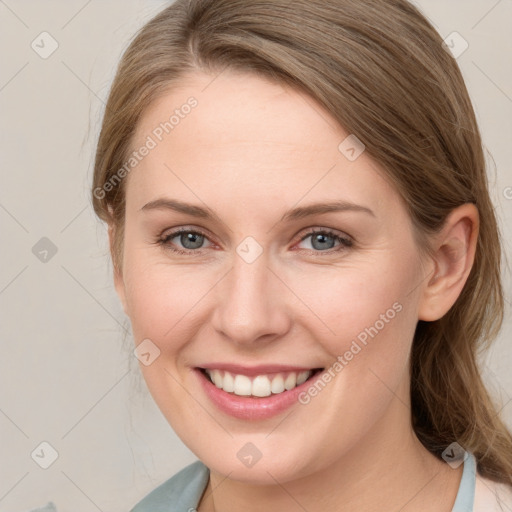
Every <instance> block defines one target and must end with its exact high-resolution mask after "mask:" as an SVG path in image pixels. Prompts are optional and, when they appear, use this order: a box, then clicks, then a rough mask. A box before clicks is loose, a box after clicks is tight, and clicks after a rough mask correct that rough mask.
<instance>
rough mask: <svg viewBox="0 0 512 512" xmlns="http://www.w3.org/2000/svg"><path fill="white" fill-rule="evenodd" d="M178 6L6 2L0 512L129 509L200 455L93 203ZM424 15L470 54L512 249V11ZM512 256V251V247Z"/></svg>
mask: <svg viewBox="0 0 512 512" xmlns="http://www.w3.org/2000/svg"><path fill="white" fill-rule="evenodd" d="M166 4H167V2H162V1H159V2H157V1H148V0H146V1H143V0H129V1H126V0H123V1H120V0H116V1H103V2H100V1H98V0H89V1H86V0H73V1H67V2H64V1H50V0H47V1H44V2H42V1H28V0H26V1H21V0H20V1H16V0H5V1H4V0H0V52H1V57H2V61H1V66H0V109H1V110H0V112H1V153H0V154H1V157H0V158H1V161H0V165H1V172H2V186H1V189H0V226H1V247H2V265H1V267H0V308H1V333H0V336H1V337H0V339H1V357H0V512H20V511H23V510H26V509H30V508H33V507H36V506H41V505H43V504H45V503H47V502H48V501H50V500H52V501H53V502H54V503H55V504H56V505H57V508H58V510H59V512H82V511H84V512H85V511H91V510H100V511H111V512H117V511H119V512H121V511H126V510H128V509H129V508H130V507H131V506H133V505H134V503H136V502H137V501H138V500H139V499H140V498H141V497H142V496H144V495H145V494H146V493H147V492H149V491H150V490H151V489H153V488H154V487H155V486H156V485H157V484H159V483H160V482H162V481H164V480H165V479H167V478H169V477H170V476H171V475H172V474H174V473H175V472H177V471H178V470H179V469H180V468H182V467H183V466H185V465H186V464H188V463H190V462H192V461H193V460H195V456H194V455H193V454H192V453H191V452H190V451H189V450H188V449H187V448H186V447H185V446H184V445H183V444H182V443H181V441H180V440H179V439H178V438H177V436H176V435H175V434H174V433H173V431H172V430H171V428H170V427H169V425H168V424H167V422H166V421H165V419H164V418H163V416H162V415H161V414H160V412H159V410H158V409H157V407H156V405H155V404H154V403H153V401H152V398H151V397H150V396H149V394H148V392H147V390H146V389H145V385H144V383H143V382H142V380H141V377H140V371H139V368H138V361H137V360H136V359H135V358H134V356H133V354H132V352H131V351H132V341H131V337H130V334H129V324H128V322H127V319H126V318H125V317H124V314H123V312H122V309H121V307H120V305H119V303H118V300H117V296H116V295H115V292H114V289H113V285H112V277H111V265H110V261H109V257H108V252H107V239H106V231H105V228H104V226H102V225H101V224H100V223H99V222H98V221H97V220H96V219H95V217H94V216H93V213H92V208H91V205H90V201H89V186H90V181H91V171H92V161H93V155H94V144H95V142H96V140H97V136H98V133H99V128H100V121H101V114H102V111H103V108H104V105H103V103H104V101H105V99H106V95H107V92H108V88H109V86H110V83H111V80H112V78H113V72H114V69H115V66H116V64H117V62H118V60H119V57H120V55H121V53H122V51H123V49H124V48H125V47H126V46H127V44H128V42H129V40H130V39H131V37H132V36H133V35H134V33H135V31H136V30H137V29H138V28H139V27H140V26H141V25H142V24H143V23H145V22H146V21H147V20H149V19H150V18H151V17H152V16H153V15H154V14H156V13H157V12H158V11H160V10H161V9H162V8H163V7H164V6H165V5H166ZM417 4H418V5H419V6H420V7H421V8H422V9H423V11H424V12H425V13H426V14H427V15H428V16H429V18H430V19H431V21H432V22H433V23H434V24H435V25H436V27H437V28H438V31H439V32H440V33H441V35H442V36H443V37H446V36H448V35H449V34H451V33H452V32H453V31H457V32H459V33H460V34H461V35H462V37H463V38H464V39H465V40H467V41H468V43H469V48H468V49H467V51H465V52H464V53H463V54H462V55H461V56H460V57H459V58H458V61H459V63H460V66H461V67H462V70H463V73H464V76H465V78H466V80H467V84H468V87H469V90H470V94H471V97H472V99H473V102H474V105H475V108H476V111H477V115H478V119H479V122H480V126H481V129H482V133H483V138H484V143H485V146H486V147H487V149H488V151H489V153H490V155H492V157H493V159H494V162H495V167H494V164H493V162H492V159H491V157H489V161H490V163H491V167H490V178H491V186H492V196H493V199H494V202H495V204H496V211H497V214H498V216H499V218H500V222H501V226H502V230H503V235H504V238H505V240H512V236H511V234H512V229H511V221H512V188H509V187H512V171H511V162H512V144H511V135H512V64H511V62H512V59H511V55H512V51H511V50H512V36H511V30H510V21H511V20H512V1H511V0H500V1H496V0H472V1H468V0H464V1H463V0H458V1H450V2H446V1H443V0H421V1H418V2H417ZM43 31H47V32H49V33H50V34H51V36H52V37H53V38H54V39H55V40H56V41H57V42H58V45H59V46H58V49H57V50H56V51H55V52H54V53H53V54H52V55H51V56H50V57H48V58H47V59H43V58H41V57H40V56H39V55H38V54H37V53H36V52H35V51H34V50H33V49H32V48H31V43H32V41H33V40H34V39H36V38H37V36H39V34H40V33H41V32H43ZM37 40H38V39H36V42H37ZM46 48H48V46H46ZM507 197H508V199H507ZM42 237H47V238H49V239H50V240H51V241H52V242H53V244H55V246H56V247H57V253H56V254H55V255H54V256H53V257H51V258H50V255H51V253H50V254H49V256H48V261H47V262H42V261H40V260H39V259H38V258H37V257H36V256H35V255H34V254H33V252H32V248H33V246H34V245H35V244H36V243H37V242H38V241H39V240H40V239H41V238H42ZM505 249H506V252H507V254H508V255H510V252H511V251H510V243H509V242H505ZM505 284H506V289H507V291H508V292H507V319H506V324H505V326H504V329H503V331H502V333H501V336H500V338H499V340H498V341H497V342H496V344H495V345H494V347H493V349H492V350H491V351H490V353H489V354H487V356H486V358H485V364H484V372H485V378H486V382H488V384H489V386H490V387H491V390H492V392H493V393H494V395H495V396H496V399H497V400H498V403H500V404H501V405H500V407H501V406H503V415H504V417H505V418H506V421H507V422H508V424H509V425H511V426H512V401H511V398H512V373H511V372H510V368H511V367H512V348H511V344H510V341H509V340H510V339H511V335H512V321H511V311H510V298H511V296H510V293H509V291H510V289H511V286H510V285H511V279H510V273H509V272H508V271H506V273H505ZM126 330H128V333H127V334H124V333H125V331H126ZM43 441H46V442H48V443H50V444H51V446H53V447H54V449H55V450H56V451H57V452H58V458H57V460H56V461H55V462H54V463H53V464H52V465H51V466H50V467H49V468H48V469H42V468H41V467H39V465H38V464H36V462H35V461H34V460H33V459H32V458H31V453H32V452H33V451H34V449H36V448H37V447H38V446H39V445H40V443H41V442H43ZM43 452H44V450H43ZM43 452H41V449H39V451H36V453H39V454H40V457H39V459H38V460H40V461H41V460H43V459H44V457H47V456H48V453H49V452H48V450H47V449H46V451H45V452H44V453H45V455H44V457H43V456H41V454H42V453H43ZM35 458H36V459H37V457H36V456H35Z"/></svg>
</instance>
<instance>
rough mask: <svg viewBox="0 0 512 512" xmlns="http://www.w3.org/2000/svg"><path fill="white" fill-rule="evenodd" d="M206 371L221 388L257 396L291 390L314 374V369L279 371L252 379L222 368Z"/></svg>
mask: <svg viewBox="0 0 512 512" xmlns="http://www.w3.org/2000/svg"><path fill="white" fill-rule="evenodd" d="M206 373H207V374H208V375H209V376H210V379H211V380H212V381H213V383H214V384H215V386H217V387H218V388H219V389H223V390H224V391H227V392H228V393H234V394H235V395H238V396H257V397H265V396H270V395H271V394H276V395H277V394H279V393H283V392H284V391H285V390H287V391H289V390H290V389H293V388H295V387H297V386H300V385H301V384H303V383H304V382H306V381H307V380H308V379H309V377H311V375H312V374H313V372H312V370H304V371H302V372H286V373H284V374H283V373H278V374H276V375H273V376H271V377H269V376H267V375H258V376H256V377H254V378H253V379H252V380H251V378H249V377H247V376H246V375H233V374H232V373H230V372H226V371H221V370H209V369H208V370H206Z"/></svg>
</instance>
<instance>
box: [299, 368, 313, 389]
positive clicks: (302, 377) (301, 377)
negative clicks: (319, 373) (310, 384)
mask: <svg viewBox="0 0 512 512" xmlns="http://www.w3.org/2000/svg"><path fill="white" fill-rule="evenodd" d="M310 375H311V374H310V372H309V371H308V370H305V371H303V372H300V373H299V374H298V375H297V386H300V385H301V384H304V382H306V381H307V380H308V377H309V376H310Z"/></svg>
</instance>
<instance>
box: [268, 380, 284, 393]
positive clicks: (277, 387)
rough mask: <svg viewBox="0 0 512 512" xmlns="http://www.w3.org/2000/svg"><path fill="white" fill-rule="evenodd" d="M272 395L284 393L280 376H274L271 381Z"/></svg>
mask: <svg viewBox="0 0 512 512" xmlns="http://www.w3.org/2000/svg"><path fill="white" fill-rule="evenodd" d="M271 389H272V393H276V394H277V393H282V392H283V391H284V379H283V376H282V375H276V376H275V377H274V378H273V379H272V387H271Z"/></svg>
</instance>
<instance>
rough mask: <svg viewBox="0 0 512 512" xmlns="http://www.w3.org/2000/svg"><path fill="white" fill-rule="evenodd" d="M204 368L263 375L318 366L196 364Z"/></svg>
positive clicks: (314, 368)
mask: <svg viewBox="0 0 512 512" xmlns="http://www.w3.org/2000/svg"><path fill="white" fill-rule="evenodd" d="M198 368H201V369H204V370H224V371H227V372H230V373H234V374H236V375H247V376H248V377H254V376H256V375H265V374H269V373H281V372H282V373H285V372H303V371H308V370H318V369H320V368H319V367H313V366H290V365H283V364H261V365H257V366H242V365H239V364H231V363H208V364H203V365H201V366H198Z"/></svg>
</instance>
